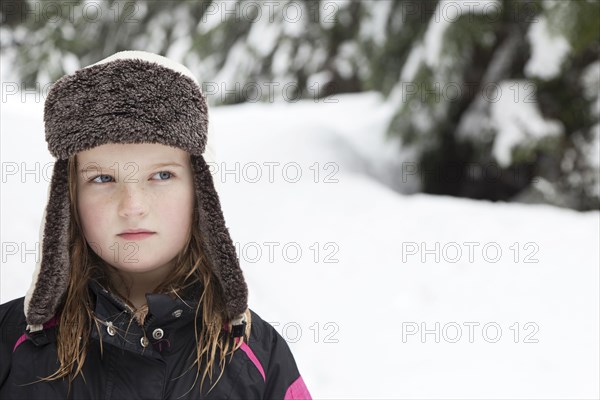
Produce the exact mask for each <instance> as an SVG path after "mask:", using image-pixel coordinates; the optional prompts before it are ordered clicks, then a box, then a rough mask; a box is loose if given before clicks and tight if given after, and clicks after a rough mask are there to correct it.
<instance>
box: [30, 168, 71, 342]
mask: <svg viewBox="0 0 600 400" xmlns="http://www.w3.org/2000/svg"><path fill="white" fill-rule="evenodd" d="M68 173H69V171H68V160H60V159H59V160H56V162H55V164H54V169H53V172H52V181H51V182H50V189H49V193H50V194H49V196H48V204H47V205H46V209H45V212H44V221H43V238H42V243H41V248H42V255H41V261H40V262H38V263H37V264H36V269H35V271H34V273H33V278H32V282H31V286H30V288H29V291H28V292H27V295H26V296H25V303H24V304H25V310H24V311H25V317H26V320H27V324H28V329H30V331H36V330H40V329H42V325H43V323H44V322H47V321H48V320H50V319H51V318H52V317H53V316H54V314H55V313H56V311H57V309H58V306H59V305H60V304H61V302H62V300H63V297H64V294H65V293H66V291H67V286H68V283H69V276H70V273H71V265H70V251H69V224H70V221H71V215H70V214H71V211H70V200H69V187H68ZM57 293H59V294H62V295H61V296H57Z"/></svg>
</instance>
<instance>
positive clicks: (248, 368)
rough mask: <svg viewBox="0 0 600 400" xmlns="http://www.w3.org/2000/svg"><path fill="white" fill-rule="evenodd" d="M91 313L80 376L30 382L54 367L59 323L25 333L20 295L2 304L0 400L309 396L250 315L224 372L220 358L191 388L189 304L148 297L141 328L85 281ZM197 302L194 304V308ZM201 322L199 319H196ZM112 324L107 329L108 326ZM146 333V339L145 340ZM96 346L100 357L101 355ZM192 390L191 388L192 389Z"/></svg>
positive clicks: (278, 341) (282, 346)
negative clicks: (98, 325) (97, 323)
mask: <svg viewBox="0 0 600 400" xmlns="http://www.w3.org/2000/svg"><path fill="white" fill-rule="evenodd" d="M90 290H91V291H92V292H91V293H93V298H94V301H95V313H96V316H97V317H99V318H100V319H101V320H103V321H105V322H106V325H104V326H103V327H102V328H103V329H102V331H101V332H102V335H101V338H100V337H99V335H98V332H97V330H96V329H95V328H93V329H92V333H91V338H90V341H89V346H88V355H87V358H86V361H85V363H84V366H83V373H84V377H85V381H84V379H83V378H82V376H81V375H78V376H77V378H76V379H75V380H74V381H73V383H72V386H71V391H70V393H69V395H68V396H67V389H68V382H67V380H66V379H59V380H54V381H50V382H39V383H33V384H28V383H30V382H33V381H36V380H38V377H45V376H49V375H51V374H52V373H54V372H55V371H56V370H57V368H58V366H59V363H58V360H57V351H56V336H55V333H56V332H55V330H56V321H58V319H57V318H54V319H53V320H51V321H49V322H48V323H46V324H44V330H43V331H41V332H40V333H34V334H33V335H26V334H25V327H26V322H25V315H24V312H23V300H24V297H21V298H18V299H16V300H13V301H10V302H7V303H5V304H2V305H0V329H1V332H0V333H1V335H2V337H1V342H0V399H3V400H4V399H27V400H33V399H67V398H69V399H127V400H133V399H203V398H205V399H310V398H311V397H310V393H309V392H308V390H307V388H306V386H305V384H304V382H303V380H302V377H301V376H300V373H299V371H298V368H297V366H296V363H295V360H294V357H293V355H292V353H291V351H290V349H289V347H288V344H287V343H286V341H285V340H284V339H283V337H281V335H280V334H279V333H278V332H277V331H276V330H275V329H274V328H273V327H272V326H271V325H270V324H269V323H267V322H266V321H263V320H262V319H261V318H260V316H259V315H257V314H256V313H255V312H254V311H252V310H250V312H251V317H252V319H251V323H252V330H251V336H250V339H249V340H248V343H246V344H244V345H243V346H242V347H241V348H240V349H239V350H237V351H236V352H235V353H234V355H233V358H232V359H231V362H229V359H230V356H227V359H226V360H227V365H226V367H225V370H224V372H223V375H222V376H221V378H220V379H219V381H218V382H217V384H216V386H215V387H214V388H213V389H212V391H211V392H210V393H208V394H207V392H208V389H209V388H210V387H211V386H212V384H213V383H214V382H215V380H216V378H217V377H218V376H219V372H220V369H219V366H218V360H217V362H216V364H217V365H216V366H215V367H214V369H213V378H212V381H211V380H210V378H209V377H208V375H207V377H206V378H205V381H204V384H203V387H202V393H200V380H201V378H202V372H203V370H202V371H201V374H200V376H199V378H198V380H197V382H196V383H195V384H194V379H195V377H196V367H194V368H190V366H191V363H192V362H193V360H194V357H195V354H196V351H195V345H196V341H195V339H194V313H195V307H190V306H189V304H190V303H189V302H188V303H187V304H186V302H183V301H182V300H180V299H176V300H173V299H171V298H170V297H169V296H167V295H163V294H148V295H147V300H148V309H149V312H148V317H147V320H146V322H145V323H144V326H143V327H142V326H140V325H139V324H137V323H136V322H133V323H130V315H129V314H127V312H126V307H125V305H124V304H123V302H122V301H120V298H118V297H116V296H113V295H112V294H111V293H109V292H107V291H105V290H104V289H103V288H101V287H100V286H98V285H94V284H92V283H90ZM196 304H197V303H196ZM198 319H199V320H201V318H200V316H199V318H198ZM109 322H110V324H109ZM144 331H145V332H146V334H145V335H144ZM100 341H102V343H103V354H102V356H101V354H100ZM192 386H193V389H191V390H190V388H192Z"/></svg>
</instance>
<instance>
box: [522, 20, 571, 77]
mask: <svg viewBox="0 0 600 400" xmlns="http://www.w3.org/2000/svg"><path fill="white" fill-rule="evenodd" d="M527 38H528V40H529V45H530V46H531V58H530V59H529V60H528V61H527V64H526V65H525V76H526V77H528V78H540V79H545V80H550V79H552V78H555V77H556V76H557V75H558V74H559V73H560V70H561V66H562V63H563V61H564V60H565V59H566V57H567V55H568V54H569V52H570V50H571V46H570V45H569V42H568V41H567V39H566V38H565V37H564V36H562V35H559V34H553V33H551V32H550V29H549V27H548V19H547V18H546V17H544V16H539V17H538V18H536V21H533V22H532V23H531V26H530V27H529V31H528V32H527Z"/></svg>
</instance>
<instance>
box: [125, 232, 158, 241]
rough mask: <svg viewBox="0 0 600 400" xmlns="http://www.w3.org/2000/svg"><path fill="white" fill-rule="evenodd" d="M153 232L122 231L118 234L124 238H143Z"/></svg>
mask: <svg viewBox="0 0 600 400" xmlns="http://www.w3.org/2000/svg"><path fill="white" fill-rule="evenodd" d="M154 233H155V232H140V233H122V234H120V235H118V236H120V237H122V238H123V239H125V240H143V239H146V238H149V237H150V236H152V235H154Z"/></svg>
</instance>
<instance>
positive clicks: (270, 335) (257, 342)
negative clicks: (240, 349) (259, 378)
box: [248, 309, 311, 399]
mask: <svg viewBox="0 0 600 400" xmlns="http://www.w3.org/2000/svg"><path fill="white" fill-rule="evenodd" d="M250 315H251V321H250V322H251V331H250V338H249V340H248V347H249V349H250V350H249V351H250V352H251V354H249V357H251V358H252V355H253V356H254V358H255V360H253V363H254V364H255V366H256V368H258V369H259V370H261V369H262V371H261V374H263V379H264V381H265V398H284V397H285V398H290V399H310V398H311V397H310V394H309V392H308V389H306V386H305V385H304V381H303V380H302V377H301V375H300V372H299V370H298V366H297V365H296V360H295V359H294V356H293V354H292V351H291V350H290V347H289V345H288V343H287V342H286V341H285V339H284V338H283V337H282V336H281V334H280V333H279V332H277V330H276V329H275V328H274V327H273V325H272V324H271V323H269V322H267V321H265V320H264V319H263V318H261V316H260V315H259V314H257V313H256V312H255V311H254V310H252V309H250ZM286 396H287V397H286Z"/></svg>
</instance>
